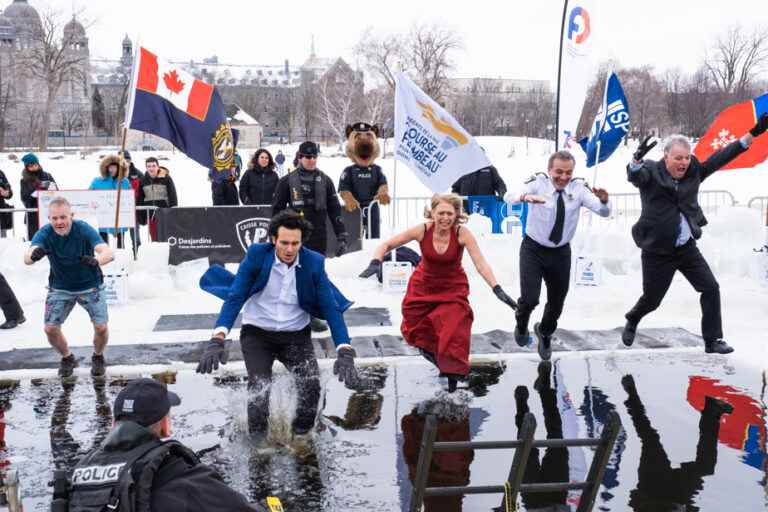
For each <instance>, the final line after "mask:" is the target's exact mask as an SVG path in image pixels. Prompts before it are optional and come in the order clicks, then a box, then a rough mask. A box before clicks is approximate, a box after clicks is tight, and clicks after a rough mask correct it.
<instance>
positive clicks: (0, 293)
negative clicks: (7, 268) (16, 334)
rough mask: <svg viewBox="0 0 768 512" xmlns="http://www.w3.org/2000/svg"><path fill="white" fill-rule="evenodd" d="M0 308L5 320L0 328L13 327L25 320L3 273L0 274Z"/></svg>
mask: <svg viewBox="0 0 768 512" xmlns="http://www.w3.org/2000/svg"><path fill="white" fill-rule="evenodd" d="M0 309H2V310H3V315H4V316H5V322H4V323H3V324H2V325H0V329H13V328H14V327H16V326H18V325H19V324H23V323H24V322H26V321H27V319H26V318H24V311H23V310H22V309H21V305H19V301H18V300H17V299H16V295H15V294H14V293H13V290H12V289H11V286H10V285H9V284H8V281H6V280H5V277H4V276H3V274H0Z"/></svg>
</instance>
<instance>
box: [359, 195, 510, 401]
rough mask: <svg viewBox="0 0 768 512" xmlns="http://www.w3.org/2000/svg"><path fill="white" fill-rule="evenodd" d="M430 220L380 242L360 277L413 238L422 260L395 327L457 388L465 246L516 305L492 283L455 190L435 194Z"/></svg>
mask: <svg viewBox="0 0 768 512" xmlns="http://www.w3.org/2000/svg"><path fill="white" fill-rule="evenodd" d="M425 217H426V218H427V219H429V220H428V221H427V222H426V223H424V224H419V225H418V226H414V227H412V228H410V229H408V230H406V231H404V232H402V233H400V234H399V235H396V236H394V237H392V238H390V239H389V240H387V241H386V242H384V243H383V244H381V245H380V246H379V247H378V248H377V249H376V251H375V252H374V255H373V260H371V263H370V265H369V266H368V268H367V269H365V271H363V273H362V274H360V277H370V276H372V275H374V274H375V273H377V271H378V269H379V267H380V266H381V262H382V259H383V258H384V255H385V254H386V253H387V252H389V251H392V250H395V249H397V248H398V247H400V246H401V245H405V244H407V243H408V242H410V241H412V240H417V241H418V242H419V245H420V247H421V262H420V263H419V265H418V266H417V267H416V270H415V271H414V273H413V275H412V276H411V279H410V281H409V282H408V290H407V291H406V293H405V298H404V299H403V306H402V308H403V322H402V324H401V326H400V331H401V332H402V334H403V337H404V338H405V341H407V342H408V344H409V345H412V346H414V347H416V348H418V349H419V350H420V352H421V354H422V355H423V356H424V357H425V358H427V359H428V360H429V361H430V362H432V363H433V364H434V365H435V366H437V368H438V369H439V370H440V373H441V375H443V376H446V377H448V389H449V391H453V390H455V389H456V381H457V380H461V379H463V378H465V377H466V375H467V374H468V373H469V344H470V334H471V330H472V320H473V317H474V316H473V314H472V308H471V307H470V305H469V282H468V281H467V275H466V274H465V273H464V268H463V267H462V266H461V259H462V256H463V254H464V249H465V248H466V249H467V251H469V255H470V257H471V258H472V262H473V263H474V264H475V267H476V268H477V271H478V273H479V274H480V275H481V276H482V277H483V279H485V282H486V283H488V286H490V287H491V288H492V289H493V292H494V293H495V294H496V297H498V298H499V300H501V301H502V302H504V303H505V304H507V305H508V306H510V307H511V308H512V309H516V308H517V304H516V303H515V301H514V300H512V299H511V298H510V297H509V296H508V295H507V294H506V293H504V290H502V288H501V286H500V285H499V284H498V283H497V282H496V278H495V277H494V275H493V271H492V270H491V267H490V266H489V265H488V262H486V261H485V258H484V257H483V254H482V253H481V252H480V248H479V247H478V246H477V241H476V240H475V237H474V235H472V232H471V231H470V230H469V229H468V228H466V227H463V226H462V224H463V223H465V222H466V221H467V215H466V214H465V213H464V212H463V211H462V202H461V198H460V197H459V196H458V195H456V194H435V195H434V196H433V197H432V204H431V208H430V209H429V210H427V211H425Z"/></svg>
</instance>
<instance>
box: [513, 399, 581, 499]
mask: <svg viewBox="0 0 768 512" xmlns="http://www.w3.org/2000/svg"><path fill="white" fill-rule="evenodd" d="M538 391H539V398H540V399H541V406H542V408H543V409H544V426H545V428H546V430H547V439H562V438H563V420H562V418H561V417H560V410H559V409H558V408H557V391H555V390H554V389H552V387H551V386H549V385H547V386H542V387H541V388H540V389H539V390H538ZM516 407H517V412H516V413H515V424H516V425H517V429H518V431H519V430H520V428H521V427H522V424H523V418H524V417H525V414H526V413H528V412H530V408H529V407H528V402H527V400H525V401H517V402H516ZM568 478H569V475H568V448H546V449H545V450H544V456H543V457H540V449H539V448H532V449H531V454H530V456H529V457H528V462H527V463H526V465H525V471H524V472H523V483H526V484H534V483H551V482H567V481H568ZM567 497H568V493H567V492H566V491H555V492H544V493H526V492H524V493H522V499H523V503H524V504H525V506H526V508H528V509H532V508H540V507H541V508H543V507H547V506H550V505H556V504H565V500H566V498H567Z"/></svg>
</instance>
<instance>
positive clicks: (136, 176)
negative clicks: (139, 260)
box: [123, 151, 144, 258]
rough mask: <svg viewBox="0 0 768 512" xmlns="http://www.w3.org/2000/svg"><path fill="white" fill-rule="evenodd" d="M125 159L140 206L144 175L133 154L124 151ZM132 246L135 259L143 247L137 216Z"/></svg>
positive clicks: (132, 233) (135, 196) (136, 199)
mask: <svg viewBox="0 0 768 512" xmlns="http://www.w3.org/2000/svg"><path fill="white" fill-rule="evenodd" d="M123 158H124V159H125V161H126V163H127V164H128V181H129V182H130V183H131V188H132V189H133V198H134V200H135V201H136V204H138V201H139V187H140V186H141V180H143V179H144V173H143V172H141V171H140V170H139V169H138V167H136V166H135V165H134V164H133V161H132V160H131V153H130V152H129V151H123ZM130 233H131V245H132V246H133V257H134V258H135V257H136V252H137V251H138V250H139V246H140V245H141V232H140V230H139V218H138V215H137V216H136V227H135V228H133V229H132V230H131V231H130Z"/></svg>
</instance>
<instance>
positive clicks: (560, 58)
mask: <svg viewBox="0 0 768 512" xmlns="http://www.w3.org/2000/svg"><path fill="white" fill-rule="evenodd" d="M567 15H568V0H564V1H563V21H562V23H561V25H560V53H559V54H558V56H557V97H556V98H555V151H557V150H558V149H560V147H559V142H560V78H561V74H562V72H563V32H565V17H566V16H567Z"/></svg>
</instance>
